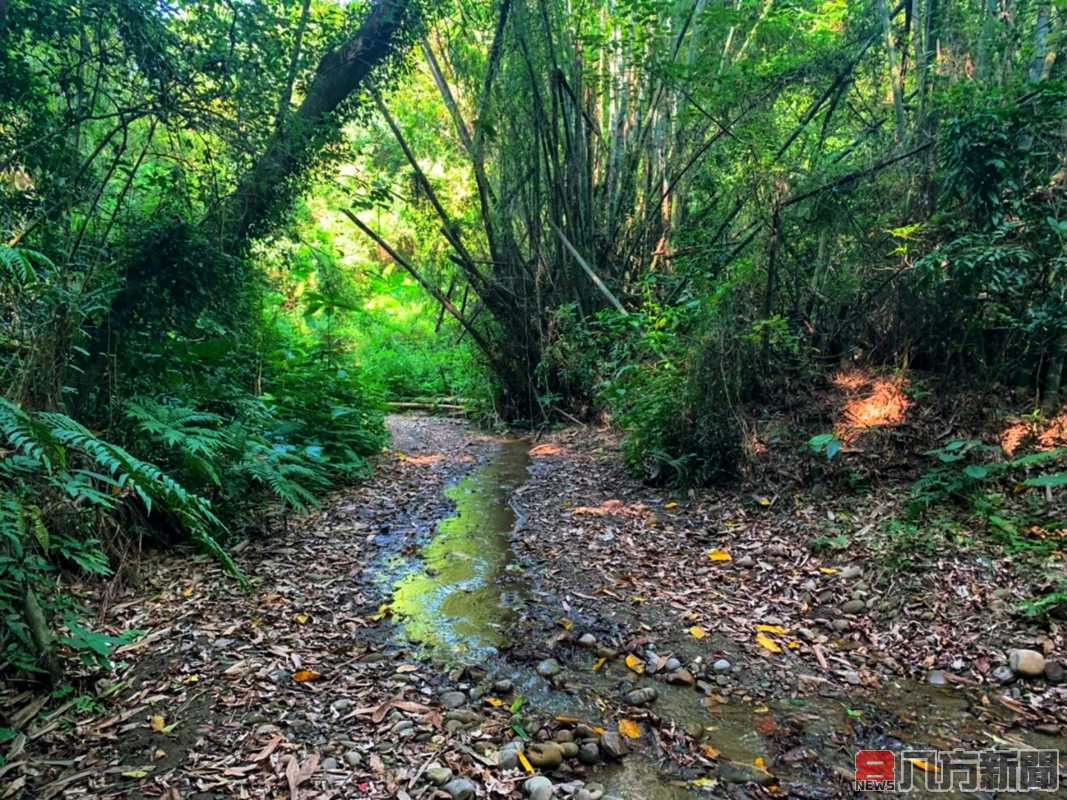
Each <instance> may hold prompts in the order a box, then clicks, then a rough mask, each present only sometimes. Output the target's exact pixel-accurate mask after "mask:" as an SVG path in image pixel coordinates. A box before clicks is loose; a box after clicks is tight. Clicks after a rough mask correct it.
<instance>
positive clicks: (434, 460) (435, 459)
mask: <svg viewBox="0 0 1067 800" xmlns="http://www.w3.org/2000/svg"><path fill="white" fill-rule="evenodd" d="M397 458H399V459H400V460H401V461H405V462H407V463H408V464H414V465H415V466H417V467H430V466H433V465H434V464H439V463H441V461H443V460H444V458H445V454H444V453H429V454H427V455H424V456H409V455H408V454H407V453H399V454H397Z"/></svg>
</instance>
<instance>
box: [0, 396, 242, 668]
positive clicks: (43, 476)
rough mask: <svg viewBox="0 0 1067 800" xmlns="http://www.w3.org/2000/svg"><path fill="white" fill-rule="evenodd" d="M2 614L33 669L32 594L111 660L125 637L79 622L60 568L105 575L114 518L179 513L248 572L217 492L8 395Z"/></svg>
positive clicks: (19, 662)
mask: <svg viewBox="0 0 1067 800" xmlns="http://www.w3.org/2000/svg"><path fill="white" fill-rule="evenodd" d="M0 448H2V449H3V450H5V451H6V455H5V458H4V459H3V460H2V461H0V616H2V618H3V619H4V621H5V628H4V633H3V638H2V639H0V643H2V647H3V658H4V660H6V661H7V662H9V663H11V664H13V665H15V666H17V667H18V668H19V669H22V670H26V671H36V670H38V669H40V664H41V662H42V660H48V659H49V658H50V657H51V653H43V652H40V650H41V641H40V634H39V632H36V631H35V630H34V627H35V624H36V623H35V620H34V619H33V618H32V617H33V615H32V613H30V612H29V611H27V610H26V609H25V608H24V604H27V605H28V603H29V601H28V600H27V595H28V594H29V593H31V592H32V593H33V594H35V595H36V596H37V597H38V598H41V600H42V609H41V612H42V614H43V616H44V618H45V620H46V621H47V620H49V619H51V618H52V617H55V616H57V615H60V614H62V616H63V618H64V627H65V629H66V630H67V634H65V635H64V636H62V637H61V638H60V641H61V642H62V643H64V644H66V645H68V646H69V647H71V648H73V649H74V650H75V651H77V652H80V653H82V654H83V655H85V656H87V657H89V658H90V659H91V660H93V659H95V660H100V659H106V658H107V656H108V655H109V653H110V651H111V647H112V646H113V645H114V644H115V643H116V642H115V640H112V639H110V638H108V637H104V636H102V635H101V634H98V633H95V632H93V631H90V630H89V629H87V628H85V627H83V626H82V625H81V623H80V622H79V621H78V618H77V616H76V614H75V613H74V608H73V606H72V604H71V603H70V601H69V600H68V599H67V598H65V597H64V596H63V595H62V594H57V593H56V588H57V582H56V580H55V574H56V571H57V569H62V568H66V567H68V566H69V567H74V568H77V569H81V570H83V571H85V572H88V573H95V574H99V575H106V574H108V573H109V572H110V566H109V560H108V557H107V555H106V553H105V551H104V547H103V544H102V542H101V540H100V539H99V538H98V536H97V532H98V531H100V530H102V529H103V522H104V521H105V520H106V519H107V518H109V517H111V518H115V517H118V518H126V519H136V518H140V519H142V520H144V521H146V522H147V521H149V520H155V523H154V524H157V525H158V524H160V520H161V519H166V520H170V521H172V522H173V524H175V525H177V526H179V527H180V528H181V529H183V530H184V531H185V532H186V533H188V534H189V535H190V536H192V537H193V538H194V539H195V540H196V541H197V542H198V543H199V544H200V545H201V546H202V547H203V548H204V549H206V550H207V551H208V552H210V553H212V554H213V555H214V556H215V557H216V558H218V559H219V560H220V561H221V562H222V564H223V565H224V566H225V567H226V568H227V569H228V570H230V571H231V572H232V573H233V574H235V575H237V576H238V577H239V578H240V579H241V580H243V578H241V577H240V573H239V572H238V570H237V567H236V565H235V564H234V563H233V561H232V559H231V558H230V557H229V555H227V553H226V552H225V551H224V550H223V549H222V547H221V545H220V544H219V542H218V540H217V538H216V537H217V535H218V534H219V533H222V532H224V528H223V526H222V524H221V522H220V521H219V520H218V518H217V517H216V516H215V514H214V512H213V511H212V509H211V505H210V503H209V501H208V500H207V499H205V498H203V497H201V496H199V495H196V494H193V493H191V492H189V491H188V490H187V489H186V488H185V487H184V486H182V485H181V484H180V483H178V482H177V481H176V480H174V479H173V478H172V477H170V476H169V475H168V474H166V473H165V472H163V471H162V470H161V469H159V467H157V466H155V465H154V464H152V463H149V462H146V461H143V460H141V459H139V458H137V457H135V456H133V455H131V454H130V453H129V452H128V451H126V450H125V449H124V448H122V447H120V446H118V445H116V444H113V443H111V442H107V441H105V440H103V439H100V438H99V437H97V436H95V435H94V434H93V433H91V432H90V431H89V430H88V429H86V428H85V427H84V426H83V425H81V424H79V423H78V422H76V421H74V420H73V419H71V418H70V417H68V416H66V415H63V414H59V413H55V412H37V413H32V412H28V411H26V410H24V409H23V408H21V407H20V406H18V405H16V404H14V403H12V402H10V401H8V400H4V399H3V398H0Z"/></svg>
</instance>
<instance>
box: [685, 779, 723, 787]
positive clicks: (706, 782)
mask: <svg viewBox="0 0 1067 800" xmlns="http://www.w3.org/2000/svg"><path fill="white" fill-rule="evenodd" d="M689 783H690V784H691V785H692V786H698V787H707V786H718V785H719V782H718V781H717V780H715V779H714V778H696V779H695V780H692V781H690V782H689Z"/></svg>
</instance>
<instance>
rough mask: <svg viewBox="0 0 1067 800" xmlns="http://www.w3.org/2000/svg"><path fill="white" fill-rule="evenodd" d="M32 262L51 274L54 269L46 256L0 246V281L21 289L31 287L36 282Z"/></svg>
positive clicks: (33, 251)
mask: <svg viewBox="0 0 1067 800" xmlns="http://www.w3.org/2000/svg"><path fill="white" fill-rule="evenodd" d="M34 262H37V263H38V264H40V265H42V266H44V267H46V268H47V269H48V270H49V271H52V272H54V271H55V269H56V266H55V264H53V263H52V262H51V261H50V260H49V259H48V257H47V256H45V255H44V254H42V253H38V252H37V251H36V250H27V249H26V248H24V247H9V246H8V245H6V244H0V280H7V281H9V282H11V283H13V284H14V285H15V286H18V287H21V288H26V287H29V286H32V285H33V284H35V283H36V282H37V270H36V269H35V268H34Z"/></svg>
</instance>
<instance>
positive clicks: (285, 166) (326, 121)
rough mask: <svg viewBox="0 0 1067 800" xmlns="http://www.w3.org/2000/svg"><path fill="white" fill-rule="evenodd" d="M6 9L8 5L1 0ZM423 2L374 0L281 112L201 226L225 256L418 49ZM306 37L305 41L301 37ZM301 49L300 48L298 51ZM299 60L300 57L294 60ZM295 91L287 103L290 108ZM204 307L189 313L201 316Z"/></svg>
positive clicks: (125, 303) (102, 334)
mask: <svg viewBox="0 0 1067 800" xmlns="http://www.w3.org/2000/svg"><path fill="white" fill-rule="evenodd" d="M0 2H3V0H0ZM421 6H422V3H421V2H420V0H374V2H373V3H372V5H371V8H370V11H369V12H368V13H367V16H366V17H365V18H364V20H363V22H362V24H361V25H360V27H359V29H358V30H357V31H355V32H354V33H353V34H352V36H351V37H349V38H348V40H347V41H345V42H344V44H342V45H341V46H339V47H337V48H336V49H334V50H332V51H330V52H328V53H326V54H325V55H324V56H322V58H321V60H320V61H319V64H318V67H317V68H316V70H315V74H314V77H313V78H312V80H311V82H310V84H309V85H308V87H307V90H306V92H305V94H304V100H303V102H302V103H301V104H300V106H299V108H297V109H295V110H293V111H292V112H288V109H287V108H285V107H284V106H281V107H280V108H279V110H278V112H277V115H276V117H275V130H274V133H273V134H272V136H271V138H270V140H269V142H268V144H267V146H266V148H265V150H264V151H263V153H262V154H260V156H259V157H258V158H257V159H256V161H255V163H254V164H253V165H252V167H251V168H250V169H249V170H248V171H247V172H246V173H245V174H244V175H243V176H241V178H240V179H239V180H238V182H237V186H236V188H235V189H234V191H233V192H232V193H231V194H230V195H229V196H228V197H226V198H225V199H224V200H223V201H222V202H221V203H220V205H219V207H218V208H217V209H216V210H215V211H214V212H213V213H211V214H209V215H208V216H207V217H206V218H205V219H203V220H201V222H200V223H199V225H200V228H201V230H202V231H203V232H204V233H205V234H207V235H208V236H209V237H210V238H211V239H212V241H213V242H215V243H216V244H215V246H216V248H217V250H218V251H220V252H221V253H224V254H226V255H228V256H234V257H238V258H239V257H241V256H242V255H243V254H244V253H245V251H246V249H247V247H248V245H249V243H250V242H251V241H252V239H253V238H254V237H256V236H258V235H260V234H262V233H264V232H265V231H267V230H268V229H269V227H270V225H271V223H272V222H273V221H274V219H275V216H276V214H277V213H278V212H279V211H281V210H283V209H284V208H285V207H286V205H287V203H288V202H289V201H290V200H291V199H292V196H293V194H294V193H295V191H296V190H297V188H298V185H299V178H300V177H301V176H302V175H304V174H305V173H306V171H307V169H308V168H309V166H310V165H311V162H312V160H313V159H314V157H315V155H316V153H317V152H318V151H319V150H320V149H321V148H322V147H323V146H324V145H325V144H326V143H327V142H328V141H329V139H330V136H331V135H333V134H334V133H335V132H336V131H337V130H339V127H340V125H339V119H338V117H339V115H338V114H337V113H336V112H338V110H339V109H340V108H341V106H342V105H343V104H344V103H345V102H346V101H348V100H350V99H351V98H353V97H354V96H356V95H357V94H358V93H359V92H360V91H361V90H362V89H364V88H366V84H367V83H368V78H369V76H370V75H371V73H372V71H374V70H375V69H376V68H379V67H381V66H382V65H383V63H384V62H388V61H389V60H390V58H392V57H393V56H394V55H399V54H400V53H401V52H402V51H403V50H404V48H405V47H406V46H408V45H409V44H410V43H411V38H412V37H413V36H414V35H415V34H416V33H417V28H418V23H419V22H420V8H421ZM301 38H302V37H301ZM298 46H299V44H298ZM295 57H296V54H295V53H294V58H295ZM287 96H288V92H287V91H285V90H283V92H282V103H283V104H284V105H285V106H287V105H288V101H287V100H286V97H287ZM151 281H152V275H151V274H150V273H149V274H145V275H139V274H136V273H134V274H127V275H126V283H125V284H124V285H123V287H122V290H121V291H120V292H119V294H118V295H117V296H116V297H115V299H114V301H113V302H112V304H111V326H110V330H109V329H108V326H101V328H100V329H99V331H98V332H97V336H96V342H95V344H96V346H97V348H98V349H99V351H100V352H105V351H106V349H107V347H108V345H107V340H106V339H107V337H108V336H111V335H118V334H120V333H121V331H122V330H124V329H125V328H127V327H128V326H129V325H131V324H135V323H132V320H133V319H135V317H136V315H137V314H138V313H139V312H140V310H141V309H143V308H144V307H146V306H147V305H149V304H151V303H152V302H155V301H156V298H155V297H153V294H152V285H153V284H152V282H151ZM218 288H219V287H218V286H216V285H212V284H211V281H210V275H209V274H207V273H206V272H205V274H203V275H202V276H201V294H200V296H201V297H202V298H205V299H204V300H194V301H193V302H194V303H197V302H202V303H206V302H208V300H207V298H210V297H212V296H213V295H214V294H215V293H216V290H218ZM197 310H198V309H196V308H186V309H184V311H185V312H188V313H187V316H188V317H190V318H192V317H195V316H196V312H197Z"/></svg>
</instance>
